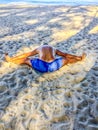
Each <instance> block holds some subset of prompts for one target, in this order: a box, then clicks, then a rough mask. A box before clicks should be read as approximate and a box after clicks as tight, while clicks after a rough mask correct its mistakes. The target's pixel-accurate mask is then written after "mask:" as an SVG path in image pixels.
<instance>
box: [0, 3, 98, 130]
mask: <svg viewBox="0 0 98 130" xmlns="http://www.w3.org/2000/svg"><path fill="white" fill-rule="evenodd" d="M44 43H48V44H49V45H52V46H54V47H56V48H58V49H60V50H61V51H64V52H67V53H71V54H75V55H81V54H82V53H83V52H86V53H87V57H86V58H85V59H84V60H83V61H82V62H77V63H75V64H69V65H66V66H64V67H63V68H61V69H60V70H59V71H56V72H53V73H46V74H42V73H40V72H37V71H35V70H33V69H32V68H30V67H28V66H27V65H22V66H20V65H16V64H12V63H7V62H6V61H5V58H4V53H5V52H8V54H9V55H10V56H16V55H19V54H23V53H25V52H28V51H31V50H33V49H34V48H36V47H38V46H39V45H42V44H44ZM0 130H98V6H33V5H0Z"/></svg>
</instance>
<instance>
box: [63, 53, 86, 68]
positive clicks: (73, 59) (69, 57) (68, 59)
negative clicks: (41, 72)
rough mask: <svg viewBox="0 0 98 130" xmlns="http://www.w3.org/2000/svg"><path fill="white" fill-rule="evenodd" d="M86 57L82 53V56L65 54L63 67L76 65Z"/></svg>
mask: <svg viewBox="0 0 98 130" xmlns="http://www.w3.org/2000/svg"><path fill="white" fill-rule="evenodd" d="M85 57H86V54H85V53H83V54H82V56H75V55H70V54H67V55H66V58H64V59H63V66H64V65H67V64H72V63H76V62H78V61H82V60H83V59H84V58H85Z"/></svg>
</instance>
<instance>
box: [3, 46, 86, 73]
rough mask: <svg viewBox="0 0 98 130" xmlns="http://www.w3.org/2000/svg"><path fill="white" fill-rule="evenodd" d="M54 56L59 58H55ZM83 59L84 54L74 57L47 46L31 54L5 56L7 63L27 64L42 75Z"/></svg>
mask: <svg viewBox="0 0 98 130" xmlns="http://www.w3.org/2000/svg"><path fill="white" fill-rule="evenodd" d="M37 54H38V55H39V58H33V59H30V58H29V57H30V56H34V55H37ZM55 55H58V56H61V57H59V58H55ZM85 57H86V54H82V56H75V55H71V54H67V53H64V52H61V51H60V50H58V49H55V48H54V47H52V46H49V45H42V46H40V47H38V48H37V49H35V50H33V51H31V52H28V53H25V54H22V55H19V56H16V57H9V56H8V54H5V59H6V61H7V62H12V63H15V64H27V65H29V66H30V67H32V68H34V69H36V70H38V71H40V72H43V73H44V72H53V71H56V70H58V69H60V68H61V67H63V66H64V65H67V64H71V63H76V62H77V61H81V60H83V59H84V58H85Z"/></svg>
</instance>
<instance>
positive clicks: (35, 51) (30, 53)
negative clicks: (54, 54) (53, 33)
mask: <svg viewBox="0 0 98 130" xmlns="http://www.w3.org/2000/svg"><path fill="white" fill-rule="evenodd" d="M36 54H38V50H37V49H35V50H33V51H31V52H27V53H24V54H22V55H20V56H18V58H26V57H30V56H34V55H36Z"/></svg>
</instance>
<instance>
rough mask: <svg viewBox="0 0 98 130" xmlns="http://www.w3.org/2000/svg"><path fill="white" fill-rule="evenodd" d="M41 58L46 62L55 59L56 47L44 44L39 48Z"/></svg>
mask: <svg viewBox="0 0 98 130" xmlns="http://www.w3.org/2000/svg"><path fill="white" fill-rule="evenodd" d="M37 51H38V54H39V58H40V59H41V60H43V61H46V62H51V61H53V60H54V59H55V49H54V48H53V47H51V46H48V45H44V46H40V47H39V48H38V49H37Z"/></svg>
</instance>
